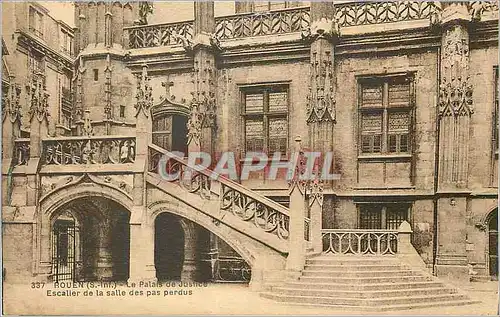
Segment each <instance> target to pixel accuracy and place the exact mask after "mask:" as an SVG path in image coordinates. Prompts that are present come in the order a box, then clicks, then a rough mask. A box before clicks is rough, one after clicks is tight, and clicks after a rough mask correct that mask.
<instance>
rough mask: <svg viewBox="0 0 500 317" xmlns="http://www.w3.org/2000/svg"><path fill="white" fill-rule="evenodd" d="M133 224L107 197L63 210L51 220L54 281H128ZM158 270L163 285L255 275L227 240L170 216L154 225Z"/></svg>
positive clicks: (161, 217) (75, 202)
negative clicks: (178, 281) (131, 227)
mask: <svg viewBox="0 0 500 317" xmlns="http://www.w3.org/2000/svg"><path fill="white" fill-rule="evenodd" d="M129 222H130V212H129V211H128V210H126V208H124V207H123V206H121V205H119V204H118V203H115V202H113V201H111V200H108V199H105V198H100V197H86V198H79V199H76V200H73V201H71V202H69V203H67V204H65V205H64V206H62V207H61V208H59V209H58V210H57V211H56V212H55V213H54V215H53V216H52V219H51V234H50V236H51V246H52V247H51V258H50V259H51V273H50V277H51V279H52V280H53V281H55V282H59V281H92V280H102V281H118V282H121V281H122V282H125V281H127V279H128V278H129V269H130V225H129ZM154 266H155V270H156V278H157V279H158V280H159V281H172V280H191V281H200V282H208V281H212V282H223V281H239V282H248V281H249V280H250V274H251V273H250V267H249V266H248V264H247V263H246V262H245V261H244V260H243V259H242V258H241V257H240V256H239V255H238V254H237V253H236V251H234V250H233V249H232V248H231V247H230V246H229V245H227V244H226V243H225V242H224V241H223V240H221V239H220V238H218V237H217V236H215V235H214V234H212V233H211V232H209V231H208V230H206V229H204V228H202V227H201V226H199V225H197V224H195V223H194V222H192V221H190V220H187V219H184V218H182V217H179V216H177V215H173V214H169V213H160V214H159V215H158V216H157V217H156V218H155V221H154Z"/></svg>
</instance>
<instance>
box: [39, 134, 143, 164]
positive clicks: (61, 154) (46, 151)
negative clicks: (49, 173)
mask: <svg viewBox="0 0 500 317" xmlns="http://www.w3.org/2000/svg"><path fill="white" fill-rule="evenodd" d="M42 145H43V147H42V164H43V165H85V164H125V163H133V162H134V161H135V153H136V147H135V137H119V136H101V137H64V138H62V137H59V138H51V139H46V140H43V141H42Z"/></svg>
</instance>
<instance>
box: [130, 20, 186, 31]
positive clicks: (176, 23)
mask: <svg viewBox="0 0 500 317" xmlns="http://www.w3.org/2000/svg"><path fill="white" fill-rule="evenodd" d="M185 23H194V20H182V21H177V22H167V23H152V24H143V25H132V26H125V27H123V29H124V30H135V29H143V28H149V27H151V28H154V27H158V26H174V25H178V24H185Z"/></svg>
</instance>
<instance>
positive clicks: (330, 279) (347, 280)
mask: <svg viewBox="0 0 500 317" xmlns="http://www.w3.org/2000/svg"><path fill="white" fill-rule="evenodd" d="M431 280H432V278H431V277H430V276H392V277H343V276H326V277H325V276H301V277H299V281H304V282H311V283H339V284H354V283H358V284H369V283H373V284H374V283H402V282H423V281H431Z"/></svg>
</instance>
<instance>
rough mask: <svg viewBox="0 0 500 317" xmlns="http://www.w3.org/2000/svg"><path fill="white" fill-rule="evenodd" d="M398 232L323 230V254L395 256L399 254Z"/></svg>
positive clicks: (382, 230)
mask: <svg viewBox="0 0 500 317" xmlns="http://www.w3.org/2000/svg"><path fill="white" fill-rule="evenodd" d="M398 235H399V231H398V230H385V229H322V230H321V238H322V240H323V253H326V254H328V253H333V254H357V255H365V254H371V255H394V254H396V253H397V252H398Z"/></svg>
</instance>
